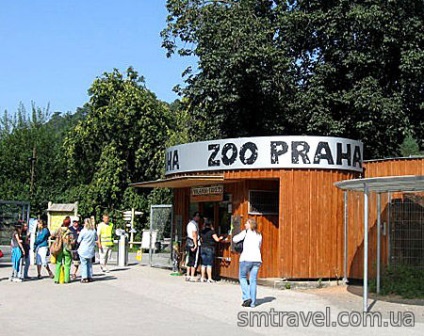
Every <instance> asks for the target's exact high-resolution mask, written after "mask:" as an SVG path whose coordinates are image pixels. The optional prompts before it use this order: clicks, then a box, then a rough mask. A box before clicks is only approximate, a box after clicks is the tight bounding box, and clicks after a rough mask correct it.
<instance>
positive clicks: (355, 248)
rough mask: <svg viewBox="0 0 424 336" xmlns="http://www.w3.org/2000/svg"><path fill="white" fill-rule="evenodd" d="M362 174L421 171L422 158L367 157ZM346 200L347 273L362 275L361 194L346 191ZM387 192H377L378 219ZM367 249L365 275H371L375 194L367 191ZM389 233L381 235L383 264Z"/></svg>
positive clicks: (386, 210) (385, 212)
mask: <svg viewBox="0 0 424 336" xmlns="http://www.w3.org/2000/svg"><path fill="white" fill-rule="evenodd" d="M364 168H365V170H364V177H367V178H370V177H384V176H402V175H424V158H394V159H387V160H376V161H368V162H365V163H364ZM348 197H349V202H348V225H349V230H348V231H349V245H348V277H349V278H353V279H362V278H363V262H364V261H363V256H364V254H363V253H364V246H363V240H364V220H363V219H364V214H363V211H364V210H363V209H364V208H363V204H364V202H363V194H362V193H353V192H349V196H348ZM396 198H402V194H401V193H394V194H392V200H393V199H396ZM388 203H389V202H388V195H387V194H382V195H381V210H382V214H381V222H382V223H383V222H386V223H387V222H388V217H389V204H388ZM368 221H369V231H368V232H369V250H368V253H369V254H368V255H369V259H368V269H369V276H370V277H375V275H376V264H377V259H376V256H377V248H376V246H377V226H376V225H377V196H376V195H375V194H371V195H370V199H369V219H368ZM388 240H389V235H388V234H387V235H386V236H384V235H381V263H382V266H383V267H384V266H386V265H387V262H388V259H389V257H390V256H389V255H388V243H389V241H388Z"/></svg>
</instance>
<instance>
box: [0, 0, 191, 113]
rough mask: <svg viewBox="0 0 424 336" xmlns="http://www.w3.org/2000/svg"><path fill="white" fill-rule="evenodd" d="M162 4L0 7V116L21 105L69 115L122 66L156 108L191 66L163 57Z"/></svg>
mask: <svg viewBox="0 0 424 336" xmlns="http://www.w3.org/2000/svg"><path fill="white" fill-rule="evenodd" d="M165 3H166V0H119V1H117V0H37V1H34V0H1V1H0V114H2V113H3V112H4V111H5V110H7V111H8V112H9V113H15V112H16V111H17V109H18V107H19V104H20V102H22V103H23V104H24V106H25V108H26V109H27V111H29V110H30V109H31V103H32V102H34V104H35V105H36V106H37V107H40V108H47V106H48V105H49V109H50V111H51V112H56V111H59V112H71V113H73V112H75V111H76V109H77V107H81V106H83V105H84V103H86V102H88V100H89V96H88V94H87V90H88V89H89V88H90V86H91V84H92V83H93V81H94V80H95V79H96V77H99V76H101V75H102V74H103V73H104V72H111V71H113V69H114V68H117V69H119V70H120V71H121V72H122V73H125V70H126V69H127V68H128V67H129V66H133V68H134V69H135V70H136V71H137V72H138V73H139V74H140V75H142V76H144V78H145V81H146V86H147V88H148V89H149V90H150V91H152V92H153V93H155V94H156V96H157V97H158V98H159V99H160V100H163V101H167V102H172V101H174V100H175V99H176V98H178V96H177V95H176V94H175V93H174V92H173V91H172V88H173V87H174V86H175V85H177V84H182V83H183V79H182V77H181V73H182V72H183V71H184V69H185V68H186V67H187V66H189V65H193V66H195V61H194V59H189V58H186V57H180V56H178V55H173V56H172V57H171V58H167V57H166V50H165V49H163V48H161V42H162V40H161V37H160V31H161V30H162V29H164V28H165V27H166V16H167V15H168V12H167V10H166V7H165Z"/></svg>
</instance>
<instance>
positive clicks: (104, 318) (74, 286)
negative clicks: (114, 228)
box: [0, 259, 424, 336]
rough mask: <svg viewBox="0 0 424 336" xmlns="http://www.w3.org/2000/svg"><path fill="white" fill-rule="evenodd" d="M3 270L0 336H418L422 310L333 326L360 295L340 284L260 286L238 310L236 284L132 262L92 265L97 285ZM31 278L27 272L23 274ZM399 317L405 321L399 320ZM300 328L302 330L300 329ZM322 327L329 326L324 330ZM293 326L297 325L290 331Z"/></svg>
mask: <svg viewBox="0 0 424 336" xmlns="http://www.w3.org/2000/svg"><path fill="white" fill-rule="evenodd" d="M10 272H11V267H10V263H9V262H8V261H7V260H5V259H0V335H1V336H6V335H16V336H19V335H25V336H27V335H35V336H37V335H40V336H41V335H43V336H45V335H49V334H51V333H53V332H54V333H56V334H58V335H61V336H67V335H72V336H75V335H81V336H88V335H102V336H107V335H129V334H131V335H166V334H170V335H220V334H224V333H225V335H245V336H248V335H255V334H266V335H285V334H287V335H339V334H340V333H342V332H343V333H346V334H348V335H361V336H363V335H381V334H382V333H384V336H387V335H399V334H400V333H402V335H423V333H424V306H422V305H406V304H395V303H389V302H383V301H377V302H375V303H374V304H373V305H372V312H374V313H379V314H380V313H381V314H382V317H383V319H382V322H383V323H387V325H388V327H381V328H379V327H361V326H358V327H354V326H351V327H341V326H332V324H333V323H335V321H336V320H337V316H339V317H340V313H342V315H343V314H345V313H344V312H346V314H347V313H350V314H351V315H350V316H351V317H350V318H351V319H352V321H353V323H356V322H357V320H358V317H361V316H362V315H361V313H360V312H361V310H362V298H361V297H360V296H359V295H356V294H354V293H351V292H350V291H349V290H348V288H346V287H341V286H340V287H332V288H325V289H319V290H318V289H316V290H304V291H299V290H296V291H293V290H278V289H273V288H269V287H262V286H261V287H259V289H258V298H259V302H258V303H259V305H258V306H257V307H256V308H254V309H250V308H242V307H241V306H240V303H241V297H240V288H239V286H238V285H237V284H235V283H230V282H224V281H221V282H220V283H215V284H205V283H188V282H185V281H184V278H183V277H176V276H171V275H170V271H168V270H163V269H158V268H150V267H147V266H141V265H138V264H134V263H133V264H132V265H131V266H128V267H125V268H118V267H117V266H111V272H110V273H109V274H106V275H104V274H102V273H100V272H99V267H98V265H96V266H95V280H96V281H95V282H93V283H89V284H81V283H79V282H72V283H71V284H68V285H55V284H54V283H53V281H52V280H51V279H48V278H47V277H45V278H43V279H41V280H29V281H25V282H22V283H13V282H10V281H8V277H9V275H10ZM35 273H36V271H35V268H34V267H31V269H30V275H35ZM371 303H372V300H370V304H371ZM288 312H291V315H288ZM357 312H358V313H357ZM391 312H392V313H391ZM411 313H412V314H414V316H415V318H414V319H415V326H414V327H390V324H391V323H399V322H402V321H403V322H406V323H408V322H410V320H408V319H407V318H408V316H411V315H410V314H411ZM390 314H392V315H393V316H392V319H390ZM408 314H409V315H408ZM343 316H344V318H342V322H343V323H344V322H347V321H348V320H349V316H347V315H343ZM399 317H402V318H405V319H406V320H402V319H401V320H400V321H399ZM313 320H315V322H316V323H318V326H317V325H316V326H314V325H313V323H312V321H313ZM259 321H260V322H261V323H262V326H261V327H258V322H259ZM302 322H303V324H302ZM238 323H239V324H248V326H247V327H240V326H238ZM250 323H252V324H253V326H249V324H250ZM266 323H268V327H265V326H264V325H265V324H266ZM307 323H309V326H304V325H306V324H307ZM327 323H329V325H330V327H326V326H325V325H326V324H327ZM296 324H298V325H299V326H298V327H294V326H292V325H296ZM319 325H324V326H319Z"/></svg>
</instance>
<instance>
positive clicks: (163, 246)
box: [146, 204, 174, 267]
mask: <svg viewBox="0 0 424 336" xmlns="http://www.w3.org/2000/svg"><path fill="white" fill-rule="evenodd" d="M172 223H173V218H172V205H169V204H162V205H152V206H151V207H150V230H149V232H148V233H149V238H148V241H149V244H148V246H149V265H150V266H155V267H171V266H172V244H173V231H174V228H173V224H172ZM146 233H147V232H146Z"/></svg>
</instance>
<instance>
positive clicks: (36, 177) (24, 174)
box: [0, 104, 75, 215]
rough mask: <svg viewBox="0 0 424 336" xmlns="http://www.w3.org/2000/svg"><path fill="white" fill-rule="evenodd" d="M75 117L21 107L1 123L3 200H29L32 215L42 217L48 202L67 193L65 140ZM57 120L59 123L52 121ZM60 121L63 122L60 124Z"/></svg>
mask: <svg viewBox="0 0 424 336" xmlns="http://www.w3.org/2000/svg"><path fill="white" fill-rule="evenodd" d="M74 118H75V116H71V115H68V114H66V115H64V116H61V115H60V113H55V114H54V117H52V116H51V113H50V111H49V108H48V107H47V108H45V109H42V108H40V107H36V106H35V104H33V105H32V108H31V113H27V111H26V109H25V107H24V106H23V105H21V106H20V107H19V109H18V111H17V112H16V113H15V114H14V115H9V114H8V113H6V114H5V115H4V116H3V118H2V119H1V120H0V124H1V134H0V156H1V158H2V160H1V161H0V176H1V180H2V183H1V184H0V199H6V200H17V201H30V202H31V209H32V214H33V215H38V214H42V213H43V211H44V210H45V209H47V203H48V202H49V201H52V200H55V199H58V198H59V199H60V197H61V195H62V193H63V192H64V190H66V187H65V186H66V165H65V161H64V160H63V153H62V140H63V135H64V133H65V132H66V127H67V126H69V125H71V124H72V120H73V119H74ZM53 120H56V122H51V121H53ZM59 120H61V121H60V123H59V122H58V121H59Z"/></svg>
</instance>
